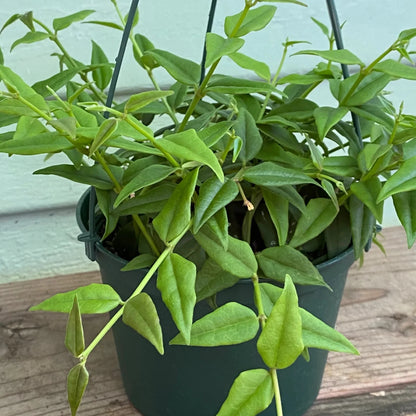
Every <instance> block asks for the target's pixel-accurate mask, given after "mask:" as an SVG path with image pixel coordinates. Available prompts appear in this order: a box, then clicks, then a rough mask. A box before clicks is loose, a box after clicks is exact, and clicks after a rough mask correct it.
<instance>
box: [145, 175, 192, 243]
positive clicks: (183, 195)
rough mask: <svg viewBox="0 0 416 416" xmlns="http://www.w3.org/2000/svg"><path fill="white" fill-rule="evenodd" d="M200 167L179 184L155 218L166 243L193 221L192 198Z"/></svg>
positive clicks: (158, 229)
mask: <svg viewBox="0 0 416 416" xmlns="http://www.w3.org/2000/svg"><path fill="white" fill-rule="evenodd" d="M198 172H199V170H198V169H194V170H193V171H192V172H190V173H188V175H187V176H186V177H185V178H184V179H183V180H182V182H181V183H180V184H179V185H177V187H176V189H175V190H174V191H173V193H172V195H171V197H170V198H169V199H168V201H167V202H166V204H165V205H164V206H163V208H162V211H160V213H159V215H158V216H157V217H156V218H155V219H154V220H153V227H154V229H155V230H156V232H157V233H158V234H159V237H160V238H161V240H162V241H164V242H165V243H169V242H171V241H172V240H173V239H174V238H176V237H177V236H179V234H181V233H182V232H183V231H184V230H185V229H186V227H188V226H189V223H190V221H191V199H192V195H193V193H194V190H195V186H196V181H197V179H198Z"/></svg>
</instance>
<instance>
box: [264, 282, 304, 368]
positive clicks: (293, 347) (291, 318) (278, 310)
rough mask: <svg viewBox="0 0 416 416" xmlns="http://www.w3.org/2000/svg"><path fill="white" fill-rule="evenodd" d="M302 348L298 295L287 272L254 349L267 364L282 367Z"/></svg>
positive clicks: (294, 359)
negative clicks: (279, 293)
mask: <svg viewBox="0 0 416 416" xmlns="http://www.w3.org/2000/svg"><path fill="white" fill-rule="evenodd" d="M303 349H304V345H303V341H302V320H301V317H300V313H299V306H298V296H297V294H296V288H295V286H294V284H293V282H292V280H291V278H290V276H289V275H287V276H286V279H285V287H284V289H283V292H282V294H281V296H280V297H279V299H278V300H277V301H276V303H275V305H274V307H273V309H272V312H271V313H270V316H269V317H268V319H267V322H266V325H265V327H264V328H263V330H262V332H261V334H260V337H259V339H258V341H257V350H258V352H259V354H260V355H261V358H262V359H263V361H264V362H265V364H266V365H267V366H268V367H270V368H277V369H282V368H286V367H289V366H290V365H292V364H293V363H294V362H295V361H296V359H297V358H298V357H299V355H300V354H301V353H302V351H303Z"/></svg>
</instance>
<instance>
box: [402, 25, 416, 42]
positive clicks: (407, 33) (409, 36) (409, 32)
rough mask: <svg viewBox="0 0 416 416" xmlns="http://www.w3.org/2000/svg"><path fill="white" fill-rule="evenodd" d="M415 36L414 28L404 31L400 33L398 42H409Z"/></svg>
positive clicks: (415, 29) (415, 30)
mask: <svg viewBox="0 0 416 416" xmlns="http://www.w3.org/2000/svg"><path fill="white" fill-rule="evenodd" d="M415 36H416V28H411V29H406V30H403V31H401V32H400V34H399V37H398V40H402V41H409V40H411V39H413V38H414V37H415Z"/></svg>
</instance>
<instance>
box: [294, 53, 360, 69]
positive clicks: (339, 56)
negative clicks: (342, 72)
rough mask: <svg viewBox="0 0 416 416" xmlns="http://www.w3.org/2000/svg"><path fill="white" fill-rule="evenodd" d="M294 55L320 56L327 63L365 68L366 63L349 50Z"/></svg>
mask: <svg viewBox="0 0 416 416" xmlns="http://www.w3.org/2000/svg"><path fill="white" fill-rule="evenodd" d="M293 55H314V56H319V57H321V58H323V59H325V60H327V61H331V62H338V63H340V64H346V65H360V66H364V63H363V62H362V61H361V59H359V58H358V57H357V56H356V55H354V54H353V53H352V52H350V51H349V50H347V49H339V50H327V51H318V50H313V49H310V50H303V51H299V52H296V53H294V54H293Z"/></svg>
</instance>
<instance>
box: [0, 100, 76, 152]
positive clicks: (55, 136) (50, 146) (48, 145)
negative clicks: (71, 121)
mask: <svg viewBox="0 0 416 416" xmlns="http://www.w3.org/2000/svg"><path fill="white" fill-rule="evenodd" d="M0 111H1V108H0ZM73 147H74V145H73V144H72V143H71V142H70V141H69V140H67V139H66V138H65V137H62V136H61V135H60V134H59V133H57V132H45V133H41V134H39V135H36V136H31V137H25V138H21V139H19V140H7V141H5V142H3V143H0V152H1V153H9V154H14V155H40V154H45V153H56V152H60V151H61V150H66V149H71V148H73Z"/></svg>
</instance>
